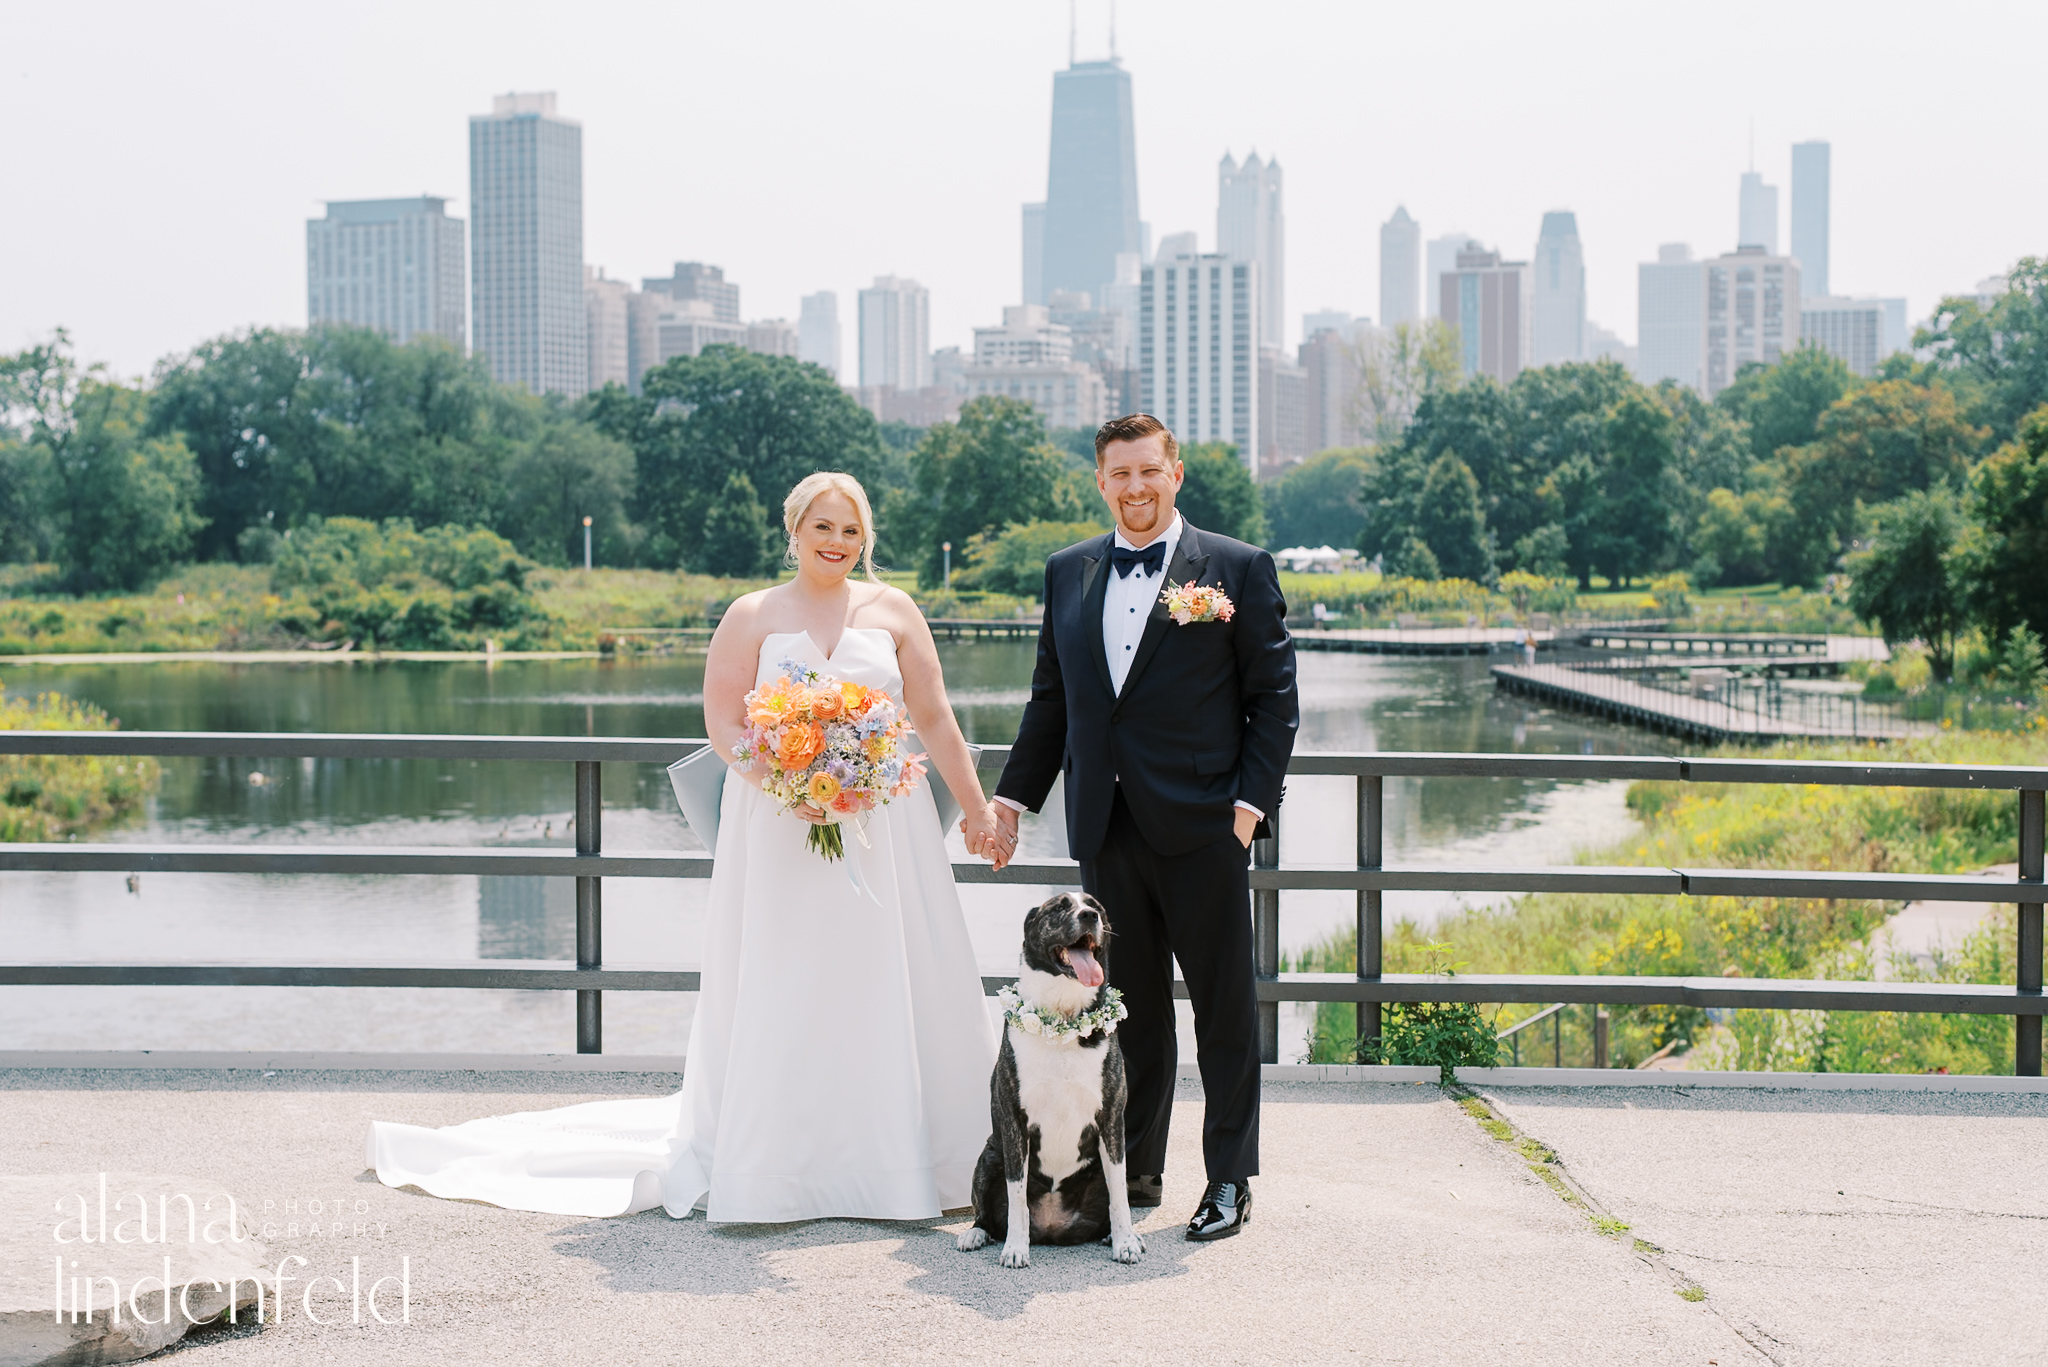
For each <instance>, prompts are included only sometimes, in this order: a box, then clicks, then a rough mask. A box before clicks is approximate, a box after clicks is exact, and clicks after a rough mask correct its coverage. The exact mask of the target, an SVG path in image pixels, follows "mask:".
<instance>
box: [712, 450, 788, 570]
mask: <svg viewBox="0 0 2048 1367" xmlns="http://www.w3.org/2000/svg"><path fill="white" fill-rule="evenodd" d="M774 539H775V538H774V536H773V534H772V532H771V531H770V528H769V525H768V510H767V509H766V508H764V507H762V506H761V499H760V496H759V495H757V494H756V493H755V492H754V484H753V481H752V480H750V479H748V478H747V477H746V476H745V475H743V474H741V473H740V472H739V471H737V470H735V471H733V472H732V473H731V474H729V475H727V476H726V477H725V488H724V490H723V491H722V492H721V493H720V494H719V496H718V501H717V502H715V503H713V504H712V505H711V508H710V511H708V512H706V513H705V515H704V549H703V552H702V553H701V554H700V555H699V556H698V557H697V563H698V564H699V566H701V567H702V569H703V571H704V573H706V574H725V575H731V576H733V577H735V578H746V577H747V576H750V575H756V574H760V573H762V572H763V571H764V570H765V569H767V567H768V565H769V564H770V562H771V559H772V551H771V549H770V547H771V545H772V544H773V541H774Z"/></svg>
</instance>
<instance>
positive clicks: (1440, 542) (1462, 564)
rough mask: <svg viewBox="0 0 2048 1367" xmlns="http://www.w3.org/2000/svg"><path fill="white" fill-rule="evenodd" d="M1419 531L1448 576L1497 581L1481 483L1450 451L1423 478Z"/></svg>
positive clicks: (1439, 457) (1417, 520)
mask: <svg viewBox="0 0 2048 1367" xmlns="http://www.w3.org/2000/svg"><path fill="white" fill-rule="evenodd" d="M1415 532H1416V535H1417V536H1419V537H1420V538H1421V540H1422V542H1423V544H1424V545H1426V546H1428V547H1429V551H1430V554H1431V556H1432V557H1433V558H1434V559H1435V561H1436V564H1437V567H1438V569H1439V570H1440V571H1441V572H1442V573H1443V574H1444V575H1446V576H1448V577H1450V578H1452V579H1470V580H1471V581H1473V582H1474V583H1486V582H1487V581H1489V580H1491V579H1492V578H1493V547H1492V544H1491V542H1490V540H1489V539H1488V537H1487V534H1486V514H1485V513H1483V512H1481V511H1480V507H1479V481H1478V480H1476V479H1474V478H1473V476H1472V470H1471V467H1470V466H1468V465H1466V464H1465V462H1464V461H1462V460H1460V459H1458V457H1457V456H1456V455H1454V454H1452V453H1451V452H1449V451H1446V452H1444V454H1442V455H1441V456H1438V457H1437V458H1436V460H1435V461H1434V462H1432V463H1431V464H1430V467H1429V471H1428V473H1427V474H1425V475H1424V476H1423V480H1422V497H1421V499H1420V500H1419V502H1418V504H1417V507H1416V518H1415ZM1418 577H1427V576H1418Z"/></svg>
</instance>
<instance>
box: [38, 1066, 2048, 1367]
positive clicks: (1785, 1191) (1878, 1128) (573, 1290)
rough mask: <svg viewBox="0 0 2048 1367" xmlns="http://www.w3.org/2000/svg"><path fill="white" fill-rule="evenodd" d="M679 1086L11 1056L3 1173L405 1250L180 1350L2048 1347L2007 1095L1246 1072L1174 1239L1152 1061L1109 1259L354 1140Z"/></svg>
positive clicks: (1207, 1359)
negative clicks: (1212, 1199)
mask: <svg viewBox="0 0 2048 1367" xmlns="http://www.w3.org/2000/svg"><path fill="white" fill-rule="evenodd" d="M1540 1072H1541V1070H1528V1071H1527V1072H1521V1073H1520V1074H1519V1077H1517V1078H1516V1079H1515V1080H1517V1081H1528V1080H1530V1079H1529V1073H1540ZM1553 1076H1555V1074H1553ZM1659 1077H1660V1081H1666V1082H1668V1080H1669V1079H1670V1078H1671V1077H1672V1075H1670V1074H1663V1075H1659ZM1539 1080H1540V1079H1539ZM678 1084H679V1077H678V1076H677V1075H675V1074H673V1073H650V1072H625V1071H571V1072H544V1071H531V1072H508V1071H451V1072H425V1071H418V1070H405V1071H398V1070H392V1071H378V1070H367V1069H357V1070H349V1071H341V1070H330V1071H312V1070H303V1071H301V1070H293V1069H289V1068H273V1069H263V1068H245V1069H240V1070H234V1071H228V1070H163V1069H156V1070H133V1069H124V1070H115V1069H18V1070H7V1071H0V1176H23V1175H28V1174H37V1173H84V1172H97V1171H132V1172H153V1173H169V1174H179V1175H183V1176H187V1177H190V1178H192V1179H194V1180H197V1181H204V1182H206V1183H209V1184H213V1185H218V1186H221V1187H225V1188H226V1189H227V1190H229V1191H231V1192H233V1193H234V1194H235V1195H236V1197H237V1199H238V1200H239V1201H241V1202H242V1203H243V1205H244V1207H245V1208H247V1209H248V1210H249V1212H250V1215H251V1219H252V1223H256V1224H259V1225H262V1226H267V1228H261V1229H259V1230H258V1234H259V1237H261V1238H262V1239H263V1242H264V1245H265V1249H266V1258H265V1261H266V1262H267V1263H269V1264H270V1265H273V1266H274V1265H275V1264H276V1262H277V1261H278V1260H279V1259H280V1258H281V1257H283V1256H284V1255H287V1254H298V1255H301V1256H303V1257H305V1258H306V1259H307V1260H308V1262H307V1264H305V1265H304V1266H303V1267H301V1268H299V1271H298V1275H300V1276H328V1275H340V1276H343V1277H346V1276H347V1275H348V1271H347V1269H348V1267H349V1262H350V1259H351V1258H360V1259H361V1260H362V1264H361V1266H362V1268H363V1271H364V1276H365V1280H366V1281H367V1279H368V1278H369V1276H370V1275H371V1274H373V1273H375V1274H377V1275H383V1274H385V1273H387V1272H390V1273H395V1272H397V1271H398V1269H399V1261H400V1259H401V1258H408V1259H410V1322H409V1323H401V1324H395V1325H377V1324H373V1323H372V1324H351V1323H347V1322H345V1321H344V1322H343V1323H339V1324H334V1325H330V1326H326V1327H323V1326H320V1325H316V1324H312V1323H309V1322H308V1321H307V1319H306V1317H305V1316H304V1314H302V1313H301V1312H300V1309H299V1305H298V1303H297V1302H296V1301H294V1302H292V1303H291V1304H290V1305H289V1306H288V1308H287V1310H286V1312H285V1314H284V1317H283V1319H282V1321H281V1322H277V1323H273V1324H270V1325H267V1326H264V1327H261V1328H257V1327H253V1326H249V1325H244V1326H242V1327H240V1328H237V1329H225V1330H202V1331H198V1332H196V1333H195V1334H194V1335H193V1336H192V1337H190V1338H188V1339H187V1340H186V1341H185V1342H184V1343H182V1344H180V1345H178V1346H176V1347H174V1348H172V1349H170V1350H168V1353H167V1356H169V1357H172V1358H175V1359H177V1360H179V1361H180V1362H190V1363H191V1364H193V1365H194V1367H208V1365H210V1364H220V1365H221V1367H227V1365H228V1364H241V1363H250V1364H263V1365H264V1367H271V1365H272V1364H320V1365H321V1367H327V1365H328V1364H333V1363H350V1364H381V1363H393V1364H411V1363H425V1362H434V1363H489V1364H493V1365H494V1367H525V1365H526V1364H548V1367H556V1365H557V1364H559V1365H560V1367H572V1365H580V1364H598V1363H603V1364H611V1363H696V1362H705V1363H714V1362H715V1363H734V1362H746V1363H753V1362H764V1363H781V1362H791V1363H795V1362H802V1363H863V1362H873V1363H897V1362H934V1363H956V1362H957V1363H975V1364H985V1363H992V1362H1029V1363H1032V1364H1034V1365H1037V1364H1055V1363H1068V1362H1072V1363H1088V1364H1091V1367H1105V1365H1106V1364H1111V1363H1150V1362H1160V1363H1168V1362H1170V1363H1176V1364H1180V1363H1233V1364H1234V1363H1267V1362H1271V1363H1353V1362H1355V1363H1415V1364H1423V1363H1445V1364H1451V1363H1456V1364H1461V1365H1469V1367H1478V1365H1479V1364H1494V1363H1498V1364H1514V1367H1532V1365H1534V1367H1541V1365H1542V1364H1573V1365H1574V1367H1579V1365H1581V1364H1603V1363H1655V1364H1716V1365H1727V1364H1736V1363H1765V1362H1776V1363H1786V1364H1838V1363H1839V1364H1858V1365H1859V1367H1871V1365H1874V1364H1887V1363H1899V1364H1908V1363H1910V1364H1915V1365H1916V1367H1927V1365H1929V1364H1940V1363H1969V1364H1979V1363H1988V1362H1999V1363H2048V1346H2044V1341H2043V1336H2044V1334H2048V1318H2044V1316H2043V1314H2042V1312H2043V1310H2044V1309H2048V1295H2044V1292H2043V1289H2042V1287H2043V1277H2042V1272H2041V1269H2042V1267H2043V1266H2044V1254H2048V1125H2044V1120H2048V1094H2044V1093H2042V1092H2040V1091H2038V1090H2036V1091H2031V1092H2029V1091H2024V1090H2013V1091H1980V1092H1969V1091H1929V1090H1778V1091H1773V1090H1760V1089H1750V1088H1741V1089H1731V1088H1724V1087H1707V1086H1688V1085H1682V1084H1681V1085H1663V1086H1655V1087H1648V1086H1625V1087H1599V1088H1584V1087H1564V1088H1540V1087H1528V1086H1512V1087H1506V1086H1495V1085H1493V1084H1492V1083H1486V1084H1481V1085H1480V1086H1478V1087H1477V1088H1475V1089H1474V1090H1473V1091H1472V1092H1470V1093H1468V1094H1466V1095H1465V1096H1463V1097H1461V1096H1459V1095H1454V1094H1449V1093H1446V1092H1445V1091H1444V1090H1442V1089H1440V1088H1438V1087H1437V1086H1435V1085H1434V1084H1430V1083H1422V1082H1413V1081H1403V1082H1394V1083H1359V1082H1354V1081H1348V1080H1347V1081H1323V1082H1303V1081H1269V1082H1268V1084H1267V1088H1266V1108H1265V1114H1264V1135H1263V1147H1264V1153H1265V1168H1266V1171H1265V1173H1264V1174H1263V1175H1262V1176H1260V1177H1259V1178H1258V1179H1257V1180H1256V1181H1255V1182H1254V1183H1253V1189H1254V1192H1255V1195H1256V1205H1255V1207H1254V1218H1253V1221H1252V1223H1251V1225H1250V1227H1249V1228H1248V1230H1247V1231H1246V1232H1245V1234H1243V1235H1242V1236H1241V1237H1238V1238H1235V1239H1230V1240H1226V1241H1223V1242H1221V1243H1217V1244H1211V1245H1206V1246H1205V1245H1194V1244H1189V1243H1186V1242H1185V1241H1183V1240H1182V1239H1181V1237H1180V1234H1179V1228H1178V1227H1179V1224H1180V1222H1181V1221H1182V1220H1184V1219H1185V1218H1186V1217H1187V1215H1188V1214H1189V1212H1190V1211H1191V1210H1192V1208H1193V1205H1194V1203H1195V1200H1196V1198H1197V1197H1198V1195H1199V1193H1200V1187H1201V1174H1200V1168H1199V1162H1200V1160H1199V1151H1198V1144H1199V1133H1198V1131H1199V1125H1200V1098H1199V1092H1198V1090H1197V1088H1196V1086H1195V1084H1192V1083H1189V1082H1183V1083H1182V1097H1181V1102H1180V1106H1179V1109H1178V1111H1177V1113H1176V1117H1175V1135H1174V1151H1173V1160H1172V1170H1171V1171H1169V1173H1168V1174H1167V1199H1166V1205H1165V1207H1164V1208H1163V1209H1161V1210H1159V1211H1157V1212H1154V1213H1152V1214H1151V1215H1150V1217H1149V1218H1147V1219H1144V1220H1143V1221H1142V1222H1141V1225H1140V1229H1141V1232H1142V1233H1143V1234H1144V1235H1145V1236H1146V1238H1147V1241H1148V1246H1149V1251H1148V1253H1147V1256H1146V1257H1145V1259H1144V1261H1143V1262H1142V1263H1140V1264H1138V1265H1136V1266H1134V1267H1121V1266H1118V1265H1116V1264H1114V1263H1111V1262H1110V1261H1109V1260H1108V1258H1107V1256H1106V1253H1105V1252H1104V1251H1103V1250H1100V1249H1096V1248H1081V1249H1035V1250H1034V1251H1033V1258H1032V1265H1031V1267H1030V1268H1028V1269H1025V1270H1021V1271H1014V1272H1012V1271H1005V1270H1004V1269H1002V1268H1000V1267H999V1266H997V1264H996V1261H995V1258H994V1256H993V1253H992V1252H985V1253H982V1254H975V1255H970V1254H962V1253H959V1252H957V1251H955V1249H954V1247H953V1236H954V1234H955V1233H956V1232H957V1231H958V1230H959V1229H960V1228H961V1227H963V1225H964V1223H965V1221H964V1220H960V1219H950V1220H940V1221H934V1222H931V1223H929V1224H887V1223H869V1222H855V1221H820V1222H814V1223H810V1224H804V1225H799V1226H795V1227H759V1226H752V1227H745V1226H743V1227H734V1226H721V1227H717V1228H715V1229H714V1228H710V1227H707V1226H706V1225H705V1223H704V1222H703V1221H702V1220H701V1219H694V1220H690V1221H687V1222H677V1221H673V1220H670V1219H669V1218H667V1217H666V1216H665V1215H663V1214H661V1213H660V1212H658V1211H657V1212H650V1213H647V1214H643V1215H638V1216H634V1217H631V1218H628V1219H618V1220H582V1219H570V1218H563V1217H556V1216H545V1215H530V1214H522V1213H518V1212H512V1211H504V1210H499V1209H496V1208H493V1207H489V1206H482V1205H475V1204H468V1203H459V1202H451V1201H442V1200H437V1199H434V1198H431V1197H427V1196H424V1195H421V1194H418V1193H415V1192H409V1191H405V1192H401V1191H391V1190H387V1189H386V1188H384V1187H382V1186H380V1185H378V1184H377V1183H376V1181H375V1179H374V1178H373V1177H371V1176H370V1175H369V1174H367V1173H365V1172H364V1171H363V1169H362V1148H363V1133H364V1127H365V1126H366V1125H367V1124H368V1122H369V1121H370V1120H371V1119H373V1118H381V1119H396V1120H406V1121H411V1122H414V1123H418V1124H428V1125H438V1124H448V1123H453V1122H456V1121H460V1120H465V1119H470V1118H473V1117H475V1116H479V1115H484V1114H491V1113H498V1112H506V1111H515V1110H527V1109H536V1108H542V1107H546V1106H551V1105H560V1104H566V1103H569V1102H571V1101H578V1100H590V1099H596V1098H598V1097H601V1096H610V1095H618V1094H622V1093H625V1094H633V1093H655V1092H660V1091H664V1090H669V1089H673V1088H674V1087H676V1086H677V1085H678ZM1937 1085H1938V1084H1937ZM2016 1085H2017V1086H2020V1087H2024V1086H2026V1085H2027V1084H2025V1083H2021V1084H2016ZM1553 1158H1554V1160H1555V1161H1550V1160H1552V1159H1553ZM316 1202H317V1203H319V1204H318V1206H317V1207H316V1206H315V1204H314V1203H316ZM336 1210H340V1211H341V1213H342V1218H341V1219H340V1220H339V1221H337V1220H336V1219H335V1218H334V1215H333V1212H335V1211H336ZM1624 1226H1625V1228H1624ZM49 1256H50V1250H49V1249H45V1248H16V1247H9V1248H7V1249H6V1250H5V1257H6V1260H7V1262H8V1263H9V1264H13V1263H16V1262H21V1261H22V1260H23V1259H28V1264H26V1265H32V1266H33V1267H35V1268H47V1267H48V1266H49V1261H48V1259H49ZM9 1270H10V1271H12V1268H10V1269H9ZM37 1275H41V1276H44V1277H47V1276H48V1273H47V1272H40V1273H38V1274H37ZM316 1308H320V1307H319V1306H318V1304H317V1303H316ZM387 1309H388V1306H387ZM326 1313H327V1314H328V1317H329V1318H337V1317H338V1316H336V1315H335V1314H334V1313H333V1312H332V1311H331V1310H330V1311H327V1312H326ZM0 1357H4V1354H0Z"/></svg>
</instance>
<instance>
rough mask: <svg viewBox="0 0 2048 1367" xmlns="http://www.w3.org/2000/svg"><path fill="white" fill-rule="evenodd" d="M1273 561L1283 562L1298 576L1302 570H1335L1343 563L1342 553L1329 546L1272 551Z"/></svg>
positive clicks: (1296, 547)
mask: <svg viewBox="0 0 2048 1367" xmlns="http://www.w3.org/2000/svg"><path fill="white" fill-rule="evenodd" d="M1273 558H1274V559H1275V560H1280V561H1284V562H1285V563H1286V565H1287V568H1288V569H1290V570H1293V571H1294V572H1295V573H1297V574H1299V573H1301V572H1302V571H1304V570H1315V569H1332V570H1333V569H1336V568H1337V567H1338V566H1339V565H1341V564H1343V563H1344V559H1345V556H1344V552H1342V551H1340V550H1337V549H1335V548H1334V547H1330V546H1317V547H1316V548H1315V549H1314V550H1310V549H1309V548H1308V547H1307V546H1289V547H1288V548H1287V549H1286V550H1284V551H1274V552H1273Z"/></svg>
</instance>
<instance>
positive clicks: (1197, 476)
mask: <svg viewBox="0 0 2048 1367" xmlns="http://www.w3.org/2000/svg"><path fill="white" fill-rule="evenodd" d="M1180 460H1181V469H1182V470H1183V471H1184V472H1185V474H1186V479H1185V480H1184V481H1183V482H1182V484H1181V487H1180V496H1179V497H1178V498H1176V499H1175V500H1174V506H1175V507H1177V508H1179V509H1180V511H1181V515H1182V516H1184V517H1186V518H1187V520H1188V521H1190V522H1192V523H1194V524H1195V526H1197V527H1200V528H1201V529H1202V530H1203V531H1205V532H1221V533H1222V534H1223V535H1224V536H1234V537H1236V538H1237V539H1238V540H1239V541H1249V542H1251V543H1252V544H1253V545H1255V546H1256V545H1258V544H1259V543H1260V542H1261V541H1263V540H1264V539H1265V536H1266V515H1265V512H1264V510H1263V509H1262V508H1261V507H1260V500H1259V488H1258V486H1257V485H1256V484H1254V483H1252V475H1251V471H1249V470H1247V469H1245V468H1244V461H1243V459H1242V458H1240V457H1239V455H1238V453H1237V448H1236V447H1235V446H1232V445H1230V444H1228V443H1226V442H1202V443H1197V444H1196V445H1194V446H1183V447H1182V448H1181V449H1180Z"/></svg>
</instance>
